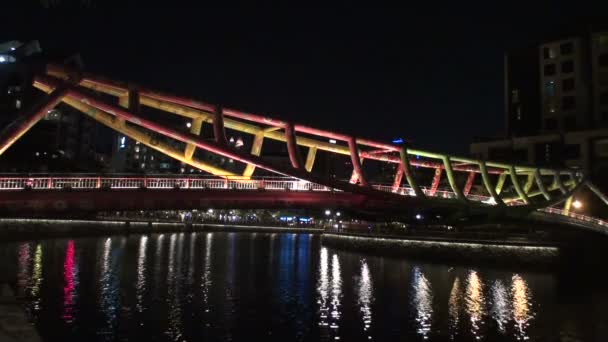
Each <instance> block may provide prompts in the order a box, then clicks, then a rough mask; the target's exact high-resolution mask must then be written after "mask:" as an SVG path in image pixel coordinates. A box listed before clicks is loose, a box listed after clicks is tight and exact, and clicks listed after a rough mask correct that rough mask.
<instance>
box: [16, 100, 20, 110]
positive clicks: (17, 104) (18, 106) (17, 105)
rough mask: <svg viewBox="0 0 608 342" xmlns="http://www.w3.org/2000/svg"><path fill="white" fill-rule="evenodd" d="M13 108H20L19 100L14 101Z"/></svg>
mask: <svg viewBox="0 0 608 342" xmlns="http://www.w3.org/2000/svg"><path fill="white" fill-rule="evenodd" d="M15 108H17V109H20V108H21V100H15Z"/></svg>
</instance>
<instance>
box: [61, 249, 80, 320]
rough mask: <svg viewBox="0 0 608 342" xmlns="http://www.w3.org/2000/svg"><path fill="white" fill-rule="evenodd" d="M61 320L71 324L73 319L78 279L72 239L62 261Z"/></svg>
mask: <svg viewBox="0 0 608 342" xmlns="http://www.w3.org/2000/svg"><path fill="white" fill-rule="evenodd" d="M63 279H64V286H63V320H64V321H65V322H66V323H68V324H71V323H73V321H74V309H75V306H76V303H75V299H76V297H77V294H78V293H77V292H76V287H77V286H78V284H79V280H78V264H77V263H76V260H75V257H74V240H70V241H68V243H67V247H66V250H65V260H64V262H63Z"/></svg>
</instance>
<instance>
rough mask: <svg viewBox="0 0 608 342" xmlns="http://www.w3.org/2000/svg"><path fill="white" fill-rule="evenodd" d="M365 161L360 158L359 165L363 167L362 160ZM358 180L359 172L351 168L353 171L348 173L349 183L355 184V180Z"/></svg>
mask: <svg viewBox="0 0 608 342" xmlns="http://www.w3.org/2000/svg"><path fill="white" fill-rule="evenodd" d="M364 161H365V159H364V158H361V167H363V162H364ZM358 181H359V174H358V173H357V171H356V170H355V169H354V168H353V172H352V173H351V175H350V181H349V183H351V184H357V182H358Z"/></svg>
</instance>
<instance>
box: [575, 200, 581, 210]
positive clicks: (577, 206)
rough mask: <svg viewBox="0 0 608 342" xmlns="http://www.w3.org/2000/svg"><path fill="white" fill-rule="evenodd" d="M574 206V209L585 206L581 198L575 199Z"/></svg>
mask: <svg viewBox="0 0 608 342" xmlns="http://www.w3.org/2000/svg"><path fill="white" fill-rule="evenodd" d="M572 206H573V207H574V209H580V208H582V207H583V203H581V201H579V200H574V202H572Z"/></svg>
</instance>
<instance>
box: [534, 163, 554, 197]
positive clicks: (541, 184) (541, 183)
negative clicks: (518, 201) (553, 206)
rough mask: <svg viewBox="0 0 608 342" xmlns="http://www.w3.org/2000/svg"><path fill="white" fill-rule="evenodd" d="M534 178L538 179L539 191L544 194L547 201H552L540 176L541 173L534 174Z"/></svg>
mask: <svg viewBox="0 0 608 342" xmlns="http://www.w3.org/2000/svg"><path fill="white" fill-rule="evenodd" d="M534 178H535V179H536V186H538V189H539V190H540V192H541V193H542V194H543V196H544V197H545V199H546V200H547V201H550V200H551V194H550V193H549V191H547V187H546V186H545V184H544V183H543V178H542V176H541V175H540V172H539V171H538V170H537V171H536V172H535V173H534Z"/></svg>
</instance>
